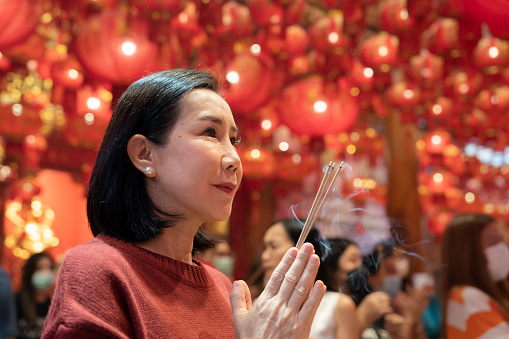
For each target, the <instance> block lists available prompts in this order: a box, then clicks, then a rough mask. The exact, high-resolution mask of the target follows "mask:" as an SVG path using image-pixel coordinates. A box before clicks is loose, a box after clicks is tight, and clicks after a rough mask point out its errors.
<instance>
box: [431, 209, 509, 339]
mask: <svg viewBox="0 0 509 339" xmlns="http://www.w3.org/2000/svg"><path fill="white" fill-rule="evenodd" d="M441 247H442V253H441V255H442V264H443V265H442V297H443V298H444V301H445V302H444V303H443V311H444V313H443V314H444V315H445V319H444V321H443V324H444V325H443V326H444V328H443V330H444V332H443V333H444V334H445V335H446V337H447V338H448V339H462V338H482V339H494V338H509V323H508V320H509V284H508V282H507V276H508V275H509V248H508V247H507V245H506V244H505V243H504V241H503V237H502V234H501V232H500V230H499V228H498V224H497V221H496V220H495V219H494V218H492V217H489V216H485V215H479V214H463V215H457V216H455V217H454V218H453V219H452V220H451V221H450V222H449V224H448V225H447V227H446V229H445V231H444V233H443V235H442V244H441Z"/></svg>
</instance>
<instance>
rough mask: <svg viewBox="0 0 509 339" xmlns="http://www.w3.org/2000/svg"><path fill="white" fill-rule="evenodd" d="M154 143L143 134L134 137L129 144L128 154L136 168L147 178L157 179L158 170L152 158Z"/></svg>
mask: <svg viewBox="0 0 509 339" xmlns="http://www.w3.org/2000/svg"><path fill="white" fill-rule="evenodd" d="M151 151H152V143H151V142H150V141H149V140H148V139H147V138H146V137H145V136H144V135H141V134H135V135H133V136H132V137H131V138H130V139H129V141H128V142H127V154H128V155H129V159H131V162H132V163H133V165H134V167H136V168H137V169H138V170H140V171H141V172H142V173H143V174H145V175H146V176H147V177H155V175H156V170H155V168H154V164H153V163H152V158H151Z"/></svg>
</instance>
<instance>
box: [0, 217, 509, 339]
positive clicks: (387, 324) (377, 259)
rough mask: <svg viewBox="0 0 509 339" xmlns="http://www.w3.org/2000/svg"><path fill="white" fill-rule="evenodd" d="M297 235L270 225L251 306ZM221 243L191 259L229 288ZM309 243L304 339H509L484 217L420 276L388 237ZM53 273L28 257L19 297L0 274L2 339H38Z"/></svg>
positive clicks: (506, 259) (500, 270) (508, 258)
mask: <svg viewBox="0 0 509 339" xmlns="http://www.w3.org/2000/svg"><path fill="white" fill-rule="evenodd" d="M301 229H302V223H301V222H300V221H298V220H289V219H285V220H277V221H275V222H274V223H272V224H271V225H269V227H268V228H267V230H266V231H265V234H264V238H263V252H262V253H261V254H260V256H259V257H258V258H257V259H258V260H257V261H255V265H253V269H252V275H251V277H250V278H249V279H248V284H249V285H250V288H251V293H252V296H253V298H254V299H255V298H256V296H257V295H259V294H260V293H261V291H263V288H264V285H265V283H267V281H268V279H269V278H270V276H271V274H272V272H273V271H274V270H275V268H276V266H277V265H278V264H279V262H280V261H281V259H282V258H283V256H284V254H285V252H286V251H287V250H288V249H290V248H291V247H294V246H295V245H296V243H297V241H298V238H299V236H300V233H301ZM219 240H220V242H219V244H218V245H217V246H216V247H214V248H212V249H209V250H207V251H203V252H200V253H197V257H199V258H200V260H201V261H202V262H204V263H207V264H210V265H213V266H215V267H216V268H217V269H218V270H220V271H221V272H223V273H224V274H225V275H226V276H227V277H228V278H230V280H232V281H233V267H234V261H235V257H234V252H233V250H232V248H231V246H230V244H229V243H228V240H227V239H219ZM306 241H307V242H310V243H312V244H313V246H314V248H315V253H316V254H317V255H318V256H319V257H320V258H321V264H320V268H319V271H318V275H317V278H316V279H319V280H322V281H323V282H324V283H325V285H326V286H327V291H326V293H325V296H324V298H323V299H322V302H321V304H320V306H319V308H318V311H317V313H316V316H315V318H314V321H313V324H312V328H311V334H310V335H311V338H314V339H326V338H330V339H333V338H362V339H371V338H373V339H379V338H395V339H406V338H417V339H420V338H423V339H425V338H429V339H435V338H450V339H457V338H509V324H508V319H509V285H508V281H507V278H508V274H509V247H508V245H507V244H506V243H505V242H504V239H503V237H502V233H501V230H500V225H499V223H498V222H497V220H495V219H493V218H491V217H489V216H485V215H476V214H464V215H458V216H456V217H454V218H453V220H452V221H451V222H450V223H449V224H448V226H447V227H446V229H445V231H444V233H443V235H442V239H441V251H440V253H441V260H440V262H439V263H434V264H427V265H425V267H426V268H427V270H426V271H424V272H413V271H412V270H411V267H412V260H422V259H421V258H419V257H418V256H415V255H414V253H412V251H410V250H409V249H408V248H407V246H406V245H405V244H403V243H400V242H397V241H395V240H394V239H393V238H391V239H388V240H387V241H384V242H381V243H378V244H377V245H376V246H375V247H374V248H373V250H372V251H371V252H370V253H368V254H364V255H363V254H362V251H361V249H360V248H359V246H358V245H357V244H356V243H355V241H353V240H352V239H343V238H335V239H324V238H323V237H321V236H320V234H319V232H318V231H317V229H316V228H315V227H313V228H312V229H311V231H310V233H309V235H308V237H307V239H306ZM56 266H57V265H56V264H55V261H54V260H53V259H52V257H51V256H50V255H49V254H47V253H44V252H42V253H36V254H34V255H32V256H31V257H30V258H29V259H28V260H27V261H26V263H25V264H24V266H23V269H22V277H21V283H20V286H19V289H17V291H16V292H14V290H13V286H12V285H11V280H10V277H9V275H8V274H7V273H6V272H5V271H4V270H3V269H0V337H1V338H30V339H31V338H40V336H41V331H42V328H43V325H44V320H45V317H46V315H47V313H48V309H49V306H50V303H51V297H52V294H53V291H54V287H55V278H56V275H57V269H56ZM254 302H256V299H255V301H254Z"/></svg>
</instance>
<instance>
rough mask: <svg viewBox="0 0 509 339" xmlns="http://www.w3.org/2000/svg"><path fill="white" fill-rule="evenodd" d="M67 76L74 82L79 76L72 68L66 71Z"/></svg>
mask: <svg viewBox="0 0 509 339" xmlns="http://www.w3.org/2000/svg"><path fill="white" fill-rule="evenodd" d="M67 75H68V76H69V78H71V79H73V80H76V79H78V76H79V75H80V74H79V73H78V71H77V70H75V69H74V68H71V69H70V70H68V71H67Z"/></svg>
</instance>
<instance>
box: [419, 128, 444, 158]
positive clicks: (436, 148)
mask: <svg viewBox="0 0 509 339" xmlns="http://www.w3.org/2000/svg"><path fill="white" fill-rule="evenodd" d="M424 142H425V144H426V147H425V149H426V151H427V152H428V153H431V154H441V153H442V152H443V151H444V148H445V147H446V146H447V145H449V144H450V143H451V135H450V134H449V133H447V132H446V131H444V130H441V129H438V130H436V131H433V132H430V133H428V135H426V137H425V138H424Z"/></svg>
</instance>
